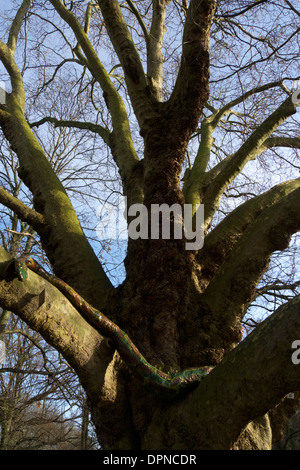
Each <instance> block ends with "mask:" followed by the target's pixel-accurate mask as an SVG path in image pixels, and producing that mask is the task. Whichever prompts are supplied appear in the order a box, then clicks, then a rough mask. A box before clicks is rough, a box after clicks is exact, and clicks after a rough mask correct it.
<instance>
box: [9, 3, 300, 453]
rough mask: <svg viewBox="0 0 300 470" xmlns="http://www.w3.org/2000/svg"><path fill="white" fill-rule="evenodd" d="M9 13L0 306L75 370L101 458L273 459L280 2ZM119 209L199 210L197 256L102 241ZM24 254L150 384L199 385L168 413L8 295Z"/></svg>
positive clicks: (282, 146)
mask: <svg viewBox="0 0 300 470" xmlns="http://www.w3.org/2000/svg"><path fill="white" fill-rule="evenodd" d="M7 3H9V7H8V8H3V9H2V15H1V24H2V31H3V33H2V37H1V41H0V60H1V63H2V68H1V69H0V79H1V80H3V82H2V91H3V93H2V94H1V95H0V98H1V104H0V126H1V129H2V145H1V170H0V171H1V173H0V178H1V187H0V203H1V204H2V211H1V230H2V242H3V243H2V246H3V248H1V251H0V255H1V280H0V306H1V307H2V308H3V309H5V311H10V312H13V313H14V314H16V315H18V316H20V318H22V320H24V321H25V322H26V323H27V324H28V325H29V326H30V327H31V328H32V329H33V330H36V331H37V332H39V333H40V334H41V335H42V336H43V337H44V338H45V340H46V341H47V342H48V343H49V344H50V345H51V346H53V347H54V348H55V349H56V350H57V351H58V352H59V353H61V354H62V356H63V357H64V358H65V359H66V360H67V361H68V363H69V364H70V365H71V366H72V367H73V369H74V371H75V372H76V373H77V375H78V377H79V380H80V382H81V385H82V386H83V388H84V390H85V392H86V394H87V397H88V400H89V404H90V409H91V414H92V418H93V421H94V423H95V426H96V429H97V434H98V439H99V442H100V445H102V446H103V448H108V449H133V448H134V449H137V448H141V449H151V448H152V449H179V448H180V449H183V448H184V449H212V448H221V449H229V448H247V446H248V448H249V447H250V448H271V447H272V444H273V443H274V440H276V439H277V440H278V439H280V438H281V437H282V435H283V426H284V424H286V422H287V418H288V417H289V416H288V415H284V416H285V417H284V418H282V423H281V426H282V429H281V430H280V431H278V430H276V429H275V424H274V423H275V421H276V419H275V418H274V416H275V415H276V412H278V410H284V409H286V408H288V412H289V413H290V414H291V409H290V408H291V407H290V405H288V406H287V405H286V398H285V397H286V395H287V394H288V393H289V392H297V391H299V368H298V363H297V361H296V362H295V361H293V360H292V357H295V356H293V352H294V349H295V348H293V344H295V343H294V342H295V341H296V340H298V339H299V338H300V320H299V315H298V312H299V287H300V277H299V268H298V259H299V258H298V257H299V238H298V235H297V232H298V231H299V227H300V211H299V203H300V178H299V168H300V165H299V148H300V127H299V115H298V114H297V107H298V106H299V104H300V97H299V94H298V89H300V74H299V55H300V51H299V31H300V28H299V17H300V11H299V9H298V6H297V5H296V2H293V1H288V0H279V1H278V0H276V1H275V0H268V1H266V0H256V1H254V0H239V1H230V2H228V1H227V0H190V1H189V2H188V1H185V0H184V1H182V2H180V1H177V0H172V1H170V0H153V1H151V2H150V1H148V0H143V1H131V0H130V1H129V0H127V1H118V0H97V1H93V0H92V1H89V2H88V1H62V0H49V1H47V2H40V1H38V0H37V1H30V0H23V1H22V2H21V1H14V2H6V4H7ZM298 109H299V108H298ZM123 197H125V198H126V203H127V206H126V207H127V209H128V210H129V211H128V212H127V213H126V214H125V215H126V222H127V223H128V224H130V222H131V220H132V219H131V217H132V215H133V214H132V213H130V208H133V207H135V206H134V205H135V204H139V205H141V204H142V205H143V206H144V207H146V208H148V209H150V208H151V207H153V206H154V205H159V206H161V205H163V204H166V205H167V206H168V207H169V208H170V207H173V206H174V205H175V204H176V205H178V206H179V207H185V205H186V206H189V207H190V208H191V210H192V217H193V218H192V222H193V224H194V225H193V227H194V228H195V229H196V231H197V230H199V226H198V225H197V218H196V217H197V208H198V206H199V204H200V205H201V207H203V224H202V226H201V231H203V234H204V241H203V245H201V246H199V247H197V248H194V249H192V250H187V249H186V243H185V242H186V239H185V238H184V237H181V238H176V237H175V236H171V237H169V238H170V239H165V238H164V237H162V236H161V233H159V236H158V237H154V238H151V237H139V238H138V237H137V238H135V239H134V238H132V237H130V236H129V237H128V239H123V238H119V239H113V238H114V237H112V239H110V238H109V237H105V236H102V237H100V236H99V233H100V232H101V233H102V234H103V233H104V232H103V231H101V230H102V228H103V226H104V225H105V218H103V217H104V215H105V214H104V212H105V210H104V212H103V208H104V209H105V208H107V207H108V204H109V205H110V207H115V208H118V206H119V205H120V200H121V198H123ZM149 223H150V222H149ZM170 224H171V226H172V227H175V220H174V219H172V217H171V220H170ZM99 227H100V228H101V230H100V231H99ZM160 228H162V227H160ZM185 236H186V233H185ZM186 238H188V237H187V236H186ZM24 253H25V254H31V255H32V256H33V257H35V258H36V259H38V260H39V261H40V262H41V263H42V264H43V265H44V267H46V268H47V269H48V270H49V271H51V272H52V273H54V274H55V276H57V277H58V278H60V279H62V280H63V281H65V282H66V283H68V284H69V285H70V286H71V287H72V288H73V289H75V291H76V292H78V293H79V294H80V295H81V296H82V297H83V298H84V299H86V301H87V302H89V303H90V304H91V305H92V306H93V307H94V308H95V309H97V310H98V311H99V312H100V314H103V315H105V316H107V317H108V318H109V319H110V320H111V321H113V322H114V323H115V324H117V325H119V327H120V328H122V330H124V331H125V332H126V333H128V334H129V336H130V337H131V339H132V341H133V343H134V344H135V345H136V347H137V348H138V349H139V350H140V351H141V352H142V354H143V355H144V356H145V357H146V358H147V360H148V361H149V362H150V363H151V364H153V366H155V367H156V368H157V369H158V370H162V371H164V372H166V373H172V372H174V371H181V370H184V369H187V368H190V367H197V368H202V367H203V368H205V367H208V368H209V371H210V370H211V369H212V371H211V372H210V373H209V374H208V375H207V376H206V377H205V379H204V380H202V381H201V382H200V383H199V385H197V387H196V388H195V389H194V390H193V391H191V392H190V393H188V394H187V395H184V396H183V397H181V398H180V399H179V400H177V401H172V399H171V398H170V403H168V400H167V401H166V400H165V397H164V396H160V394H159V393H156V392H155V391H153V390H152V389H151V385H149V384H147V382H146V383H144V380H143V378H142V377H140V375H139V373H138V371H132V370H129V369H128V367H127V366H126V360H125V355H122V352H120V351H119V352H118V351H117V350H116V344H115V343H114V341H111V340H108V339H107V334H106V332H105V331H104V329H101V328H100V327H99V328H97V327H96V328H95V326H93V325H92V324H91V323H90V321H88V319H87V318H85V317H84V315H82V312H80V310H78V309H76V308H74V305H72V304H71V303H70V302H69V301H68V300H67V299H66V297H65V296H64V295H63V294H62V293H61V292H60V291H58V290H57V289H56V288H55V287H54V286H53V285H51V284H50V283H49V282H47V281H46V280H44V279H43V278H41V277H40V276H38V275H37V274H35V273H33V272H29V277H28V280H26V281H25V282H21V281H20V280H19V279H17V278H16V275H15V272H14V269H13V263H12V260H13V259H14V258H16V257H18V256H19V255H21V254H24ZM43 290H45V292H46V297H45V301H43V302H41V301H40V300H39V299H40V298H39V295H40V293H41V292H43ZM250 332H251V334H249V333H250ZM298 404H299V403H298V400H296V399H295V401H294V404H293V407H294V410H295V409H296V407H297V406H298ZM276 410H277V411H276ZM257 420H260V421H257ZM255 423H256V424H257V423H260V424H258V425H257V427H255ZM262 429H263V431H261V430H262ZM272 432H273V437H272ZM247 433H248V434H247ZM249 436H250V437H249ZM243 439H244V440H243ZM247 439H248V440H247ZM272 440H273V442H272Z"/></svg>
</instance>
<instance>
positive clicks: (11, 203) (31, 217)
mask: <svg viewBox="0 0 300 470" xmlns="http://www.w3.org/2000/svg"><path fill="white" fill-rule="evenodd" d="M0 203H1V204H3V205H4V206H6V207H8V208H9V209H11V210H12V211H13V212H15V213H16V214H17V215H18V217H19V218H20V219H21V220H23V221H24V222H28V224H29V225H32V227H33V228H34V229H35V230H36V231H38V230H40V229H41V227H43V226H45V220H44V217H43V215H42V214H40V213H39V212H37V211H35V210H33V209H30V207H27V206H26V204H24V203H23V202H21V201H19V199H17V198H16V197H14V196H12V195H11V194H10V193H9V192H7V191H6V190H5V189H4V188H1V187H0Z"/></svg>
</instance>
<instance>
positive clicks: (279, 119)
mask: <svg viewBox="0 0 300 470" xmlns="http://www.w3.org/2000/svg"><path fill="white" fill-rule="evenodd" d="M296 111H297V108H296V105H295V104H294V103H293V102H292V100H291V97H289V98H287V100H285V101H284V102H283V103H282V104H281V105H280V106H279V108H277V109H276V110H275V111H274V112H273V113H272V114H271V115H270V116H269V117H267V118H266V119H265V120H264V121H263V122H262V124H261V125H260V126H258V128H257V129H256V130H255V131H254V132H253V133H252V134H251V136H250V137H249V138H248V139H247V140H246V142H245V143H244V144H243V145H242V146H241V147H240V148H239V150H237V152H235V153H234V154H233V155H230V156H229V157H227V158H225V159H224V160H223V161H222V162H220V163H219V164H218V165H216V166H215V167H214V168H213V169H212V170H210V171H209V172H207V173H206V174H205V176H204V177H203V179H202V182H201V185H200V195H201V193H202V192H203V197H202V198H201V202H202V203H203V204H204V206H205V225H206V226H207V225H208V224H209V223H210V221H211V219H212V217H213V215H214V213H215V211H216V209H217V207H218V205H219V202H220V199H221V197H222V195H223V193H224V191H225V190H226V188H227V187H228V185H229V184H230V183H231V182H232V181H233V180H234V178H235V177H236V176H237V175H238V174H240V172H241V170H242V169H243V168H244V166H245V165H246V163H248V162H249V161H250V160H254V159H255V158H256V157H257V156H258V155H260V154H261V153H262V152H263V150H264V149H265V148H264V143H265V141H266V140H267V138H268V137H269V136H270V135H271V134H272V133H273V132H274V131H275V130H276V129H277V127H278V126H279V125H280V124H282V123H283V122H284V121H285V120H286V119H287V118H288V117H290V116H292V115H293V114H295V113H296Z"/></svg>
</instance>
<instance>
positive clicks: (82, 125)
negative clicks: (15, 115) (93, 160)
mask: <svg viewBox="0 0 300 470" xmlns="http://www.w3.org/2000/svg"><path fill="white" fill-rule="evenodd" d="M45 122H51V123H52V124H54V127H72V128H73V127H75V128H76V129H86V130H89V131H91V132H94V133H95V134H98V135H99V136H100V137H101V138H102V139H103V141H104V142H105V143H106V144H107V145H109V139H110V135H111V133H110V131H109V130H108V129H107V128H106V127H103V126H100V125H99V124H94V123H92V122H82V121H73V120H71V121H68V120H63V119H57V118H55V117H52V116H45V117H44V118H43V119H40V120H39V121H35V122H32V123H30V127H31V128H32V127H39V126H41V125H42V124H45Z"/></svg>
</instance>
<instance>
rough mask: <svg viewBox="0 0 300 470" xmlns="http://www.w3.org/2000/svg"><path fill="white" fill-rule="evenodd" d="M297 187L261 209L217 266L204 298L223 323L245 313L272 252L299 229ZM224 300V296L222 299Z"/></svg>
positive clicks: (284, 246)
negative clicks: (221, 262) (218, 266)
mask: <svg viewBox="0 0 300 470" xmlns="http://www.w3.org/2000/svg"><path fill="white" fill-rule="evenodd" d="M299 204H300V188H299V186H298V188H297V189H295V190H294V191H292V192H290V193H289V194H287V195H286V196H285V197H283V198H282V199H281V200H280V201H279V202H277V203H276V204H273V205H271V206H270V207H268V208H267V209H265V210H264V211H262V212H261V214H260V215H259V216H258V217H257V218H256V220H255V221H254V222H253V223H252V224H251V225H250V226H249V227H248V228H247V230H245V232H244V234H243V235H242V237H241V238H240V240H239V241H238V242H237V243H236V244H235V245H234V247H233V249H232V250H231V251H230V254H229V256H227V258H226V260H225V261H224V263H223V264H222V265H221V267H220V268H219V269H218V271H217V273H216V274H215V276H214V277H213V279H212V281H211V282H210V284H209V286H208V287H207V289H206V291H205V293H204V295H203V301H204V302H206V303H207V304H208V305H209V307H210V309H211V312H212V315H213V316H214V317H215V318H219V320H220V322H221V323H222V325H223V326H225V325H227V327H229V325H233V324H235V323H236V321H237V318H239V317H241V316H242V315H243V314H244V305H245V303H246V302H249V301H250V300H251V299H252V297H254V296H255V293H256V286H257V284H258V282H259V280H260V278H261V276H262V275H263V273H264V272H265V270H266V269H267V267H268V263H269V260H270V256H271V255H272V253H273V252H274V251H277V250H284V249H285V248H287V246H288V244H289V241H290V237H291V235H292V234H293V233H295V232H297V231H298V230H300V211H299ZM224 299H227V300H226V301H225V302H224Z"/></svg>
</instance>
